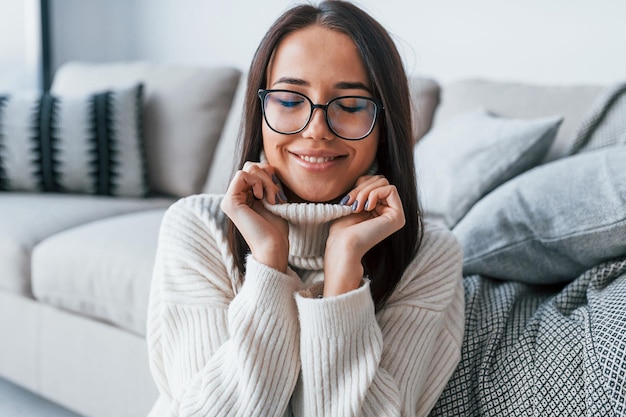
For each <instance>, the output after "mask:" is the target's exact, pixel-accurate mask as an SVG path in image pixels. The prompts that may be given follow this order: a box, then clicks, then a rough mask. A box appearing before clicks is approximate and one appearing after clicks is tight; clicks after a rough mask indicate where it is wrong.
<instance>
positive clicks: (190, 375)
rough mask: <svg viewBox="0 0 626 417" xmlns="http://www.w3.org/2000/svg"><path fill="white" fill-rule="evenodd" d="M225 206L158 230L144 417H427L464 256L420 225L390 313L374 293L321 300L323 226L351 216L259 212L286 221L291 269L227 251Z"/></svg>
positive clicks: (341, 210) (449, 338)
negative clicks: (237, 258)
mask: <svg viewBox="0 0 626 417" xmlns="http://www.w3.org/2000/svg"><path fill="white" fill-rule="evenodd" d="M220 202H221V196H211V195H200V196H193V197H188V198H185V199H182V200H180V201H179V202H177V203H176V204H174V205H173V206H172V207H171V208H170V209H169V210H168V212H167V214H166V215H165V218H164V220H163V223H162V226H161V232H160V239H159V248H158V254H157V261H156V265H155V271H154V279H153V283H152V290H151V298H150V309H149V318H148V345H149V352H150V361H151V369H152V373H153V376H154V379H155V381H156V383H157V386H158V389H159V392H160V396H159V399H158V401H157V403H156V404H155V406H154V408H153V410H152V412H151V414H150V416H153V417H154V416H177V417H178V416H181V417H182V416H211V417H212V416H242V417H252V416H264V417H265V416H289V415H294V416H307V417H309V416H311V417H316V416H328V417H341V416H372V417H374V416H376V417H380V416H423V415H426V414H428V412H429V411H430V409H431V408H432V407H433V405H434V403H435V401H436V400H437V397H438V396H439V394H440V393H441V391H442V390H443V387H444V385H445V383H446V381H447V380H448V378H449V377H450V375H451V373H452V371H453V370H454V368H455V367H456V365H457V363H458V360H459V357H460V349H461V340H462V336H463V323H464V319H463V311H464V309H463V301H464V300H463V286H462V278H461V262H462V253H461V249H460V247H459V245H458V243H457V241H456V240H455V238H454V237H453V236H452V234H451V233H450V232H449V231H447V230H444V229H441V228H438V227H434V226H429V225H427V226H426V228H425V235H424V239H423V241H422V245H421V248H420V250H419V254H418V255H417V257H416V258H415V259H414V260H413V261H412V262H411V264H410V265H409V267H408V268H407V270H406V272H405V274H404V275H403V277H402V279H401V281H400V283H399V284H398V286H397V288H396V290H395V292H394V293H393V294H392V295H391V297H390V298H389V300H388V301H387V303H386V305H385V307H384V308H383V309H381V310H380V311H379V312H378V313H376V314H375V312H374V303H373V301H372V298H371V295H370V289H369V282H368V281H367V280H365V279H364V280H363V283H362V285H361V287H360V288H358V289H356V290H354V291H351V292H349V293H347V294H343V295H340V296H337V297H329V298H318V297H317V296H318V295H319V294H321V293H322V287H323V254H324V245H325V242H326V238H327V236H328V228H329V222H330V221H331V220H333V219H335V218H337V217H340V216H343V215H349V213H350V209H349V208H348V207H343V206H339V205H330V204H281V205H276V206H269V205H268V206H267V207H268V208H269V209H270V210H272V211H273V212H274V213H275V214H277V215H280V216H282V217H284V218H285V219H287V221H288V222H289V226H290V228H289V244H290V255H289V264H290V269H289V271H288V273H287V274H283V273H281V272H279V271H277V270H275V269H272V268H270V267H268V266H266V265H263V264H261V263H259V262H257V261H256V260H255V259H254V258H253V257H252V256H249V257H248V259H247V271H246V274H245V277H244V279H243V282H241V281H242V280H241V279H240V278H239V273H238V272H237V269H236V267H235V265H234V260H233V257H232V255H231V253H230V251H229V249H228V244H227V241H226V231H225V226H224V214H223V212H222V211H221V210H220Z"/></svg>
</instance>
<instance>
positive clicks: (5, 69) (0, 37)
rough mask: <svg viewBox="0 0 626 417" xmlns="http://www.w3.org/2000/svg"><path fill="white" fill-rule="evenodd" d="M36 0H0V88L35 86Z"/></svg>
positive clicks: (37, 47) (38, 46) (38, 45)
mask: <svg viewBox="0 0 626 417" xmlns="http://www.w3.org/2000/svg"><path fill="white" fill-rule="evenodd" d="M39 28H40V19H39V2H38V1H36V0H19V1H18V0H0V92H2V91H19V90H23V89H32V90H35V89H38V88H39V87H40V85H39V84H40V80H39V74H40V72H39V71H40V70H39V66H40V60H41V41H40V34H41V32H40V31H39Z"/></svg>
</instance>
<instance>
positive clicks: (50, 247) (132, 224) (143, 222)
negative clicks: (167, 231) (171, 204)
mask: <svg viewBox="0 0 626 417" xmlns="http://www.w3.org/2000/svg"><path fill="white" fill-rule="evenodd" d="M164 213H165V209H157V210H150V211H144V212H140V213H130V214H125V215H121V216H116V217H111V218H107V219H103V220H100V221H97V222H92V223H88V224H85V225H82V226H79V227H76V228H73V229H70V230H66V231H65V232H63V233H59V234H56V235H54V236H51V237H50V238H48V239H46V240H44V241H43V242H41V244H39V245H38V246H37V247H36V248H35V251H34V252H33V263H32V268H33V270H32V276H33V293H34V295H35V298H36V299H37V300H39V301H42V302H44V303H47V304H50V305H53V306H56V307H60V308H63V309H66V310H70V311H73V312H77V313H80V314H83V315H87V316H90V317H94V318H97V319H100V320H103V321H106V322H109V323H113V324H115V325H117V326H119V327H121V328H123V329H126V330H129V331H131V332H134V333H136V334H139V335H145V325H146V314H147V310H148V296H149V292H150V282H151V279H152V268H153V264H154V259H155V256H156V247H157V240H158V234H159V227H160V224H161V218H162V217H163V214H164Z"/></svg>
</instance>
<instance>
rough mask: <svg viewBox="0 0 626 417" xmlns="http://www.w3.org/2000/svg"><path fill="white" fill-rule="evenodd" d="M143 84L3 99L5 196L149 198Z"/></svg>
mask: <svg viewBox="0 0 626 417" xmlns="http://www.w3.org/2000/svg"><path fill="white" fill-rule="evenodd" d="M142 112H143V85H142V84H138V85H135V86H133V87H129V88H125V89H116V90H110V91H103V92H100V93H95V94H89V95H84V96H59V95H53V94H49V93H44V94H35V93H24V94H19V93H16V94H11V95H0V190H2V191H39V192H61V193H80V194H97V195H112V196H125V197H142V196H145V194H146V190H147V185H146V184H147V182H146V178H147V176H146V168H145V165H146V164H145V157H144V149H143V136H142Z"/></svg>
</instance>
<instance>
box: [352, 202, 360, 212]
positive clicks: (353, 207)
mask: <svg viewBox="0 0 626 417" xmlns="http://www.w3.org/2000/svg"><path fill="white" fill-rule="evenodd" d="M358 206H359V200H354V203H353V204H352V211H354V210H356V208H357V207H358Z"/></svg>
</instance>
